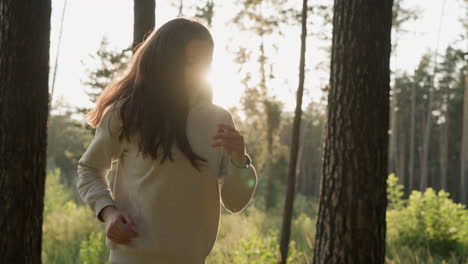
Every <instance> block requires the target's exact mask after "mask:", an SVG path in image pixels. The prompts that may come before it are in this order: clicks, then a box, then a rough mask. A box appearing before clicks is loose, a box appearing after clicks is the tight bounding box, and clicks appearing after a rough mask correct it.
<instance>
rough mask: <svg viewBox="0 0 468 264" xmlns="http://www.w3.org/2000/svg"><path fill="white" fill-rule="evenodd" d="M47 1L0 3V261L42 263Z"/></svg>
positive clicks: (48, 0)
mask: <svg viewBox="0 0 468 264" xmlns="http://www.w3.org/2000/svg"><path fill="white" fill-rule="evenodd" d="M50 16H51V2H50V0H34V1H14V0H2V1H0V120H1V121H0V124H1V125H0V197H1V198H0V199H1V202H0V215H1V217H0V230H2V235H1V237H0V263H41V247H42V223H43V206H44V192H45V190H44V184H45V179H46V149H47V117H48V100H49V93H48V81H49V43H50Z"/></svg>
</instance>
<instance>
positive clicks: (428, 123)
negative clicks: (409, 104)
mask: <svg viewBox="0 0 468 264" xmlns="http://www.w3.org/2000/svg"><path fill="white" fill-rule="evenodd" d="M432 89H433V88H432V87H429V92H428V99H427V100H428V103H427V109H426V119H425V121H424V127H423V128H424V131H422V135H423V137H422V157H421V180H420V182H419V190H420V191H421V192H424V191H425V190H426V188H427V187H428V184H429V182H428V180H429V168H428V162H429V146H430V144H429V143H430V139H431V129H432V100H433V99H432V97H433V94H432Z"/></svg>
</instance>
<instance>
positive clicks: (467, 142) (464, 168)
mask: <svg viewBox="0 0 468 264" xmlns="http://www.w3.org/2000/svg"><path fill="white" fill-rule="evenodd" d="M467 181H468V76H465V95H464V101H463V135H462V149H461V172H460V202H461V203H463V204H468V192H467V190H466V183H467Z"/></svg>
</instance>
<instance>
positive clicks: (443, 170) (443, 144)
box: [434, 88, 450, 191]
mask: <svg viewBox="0 0 468 264" xmlns="http://www.w3.org/2000/svg"><path fill="white" fill-rule="evenodd" d="M445 89H447V88H445ZM443 97H444V99H443V101H444V105H445V106H446V107H447V110H446V111H445V122H444V123H443V124H442V125H441V127H440V139H439V140H440V151H439V153H440V157H439V158H440V160H439V161H440V181H439V184H440V185H439V187H440V189H444V190H445V191H448V189H447V187H448V186H447V185H448V184H447V183H448V144H449V140H448V136H449V132H448V129H449V126H450V114H449V110H448V109H449V108H450V106H449V105H448V91H445V92H444V95H443ZM434 180H435V179H434ZM435 182H436V181H435Z"/></svg>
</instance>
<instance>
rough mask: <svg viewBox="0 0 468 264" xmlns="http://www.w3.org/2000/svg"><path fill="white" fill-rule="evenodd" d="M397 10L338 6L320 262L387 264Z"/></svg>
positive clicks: (317, 251) (360, 3) (338, 2)
mask: <svg viewBox="0 0 468 264" xmlns="http://www.w3.org/2000/svg"><path fill="white" fill-rule="evenodd" d="M392 4H393V1H392V0H389V1H371V0H356V1H348V0H335V4H334V17H333V42H332V59H331V75H330V91H329V95H328V106H327V124H326V129H325V133H326V135H325V137H326V138H325V143H324V152H323V158H322V164H323V166H322V181H321V188H320V205H319V213H318V218H317V225H316V230H317V231H316V237H315V248H314V263H384V258H385V236H386V222H385V215H386V206H387V195H386V185H387V184H386V180H387V168H388V163H387V159H388V145H389V144H388V140H389V136H388V129H389V104H390V102H389V90H390V85H389V82H390V69H389V60H390V50H391V43H390V36H391V34H390V33H391V24H392Z"/></svg>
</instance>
